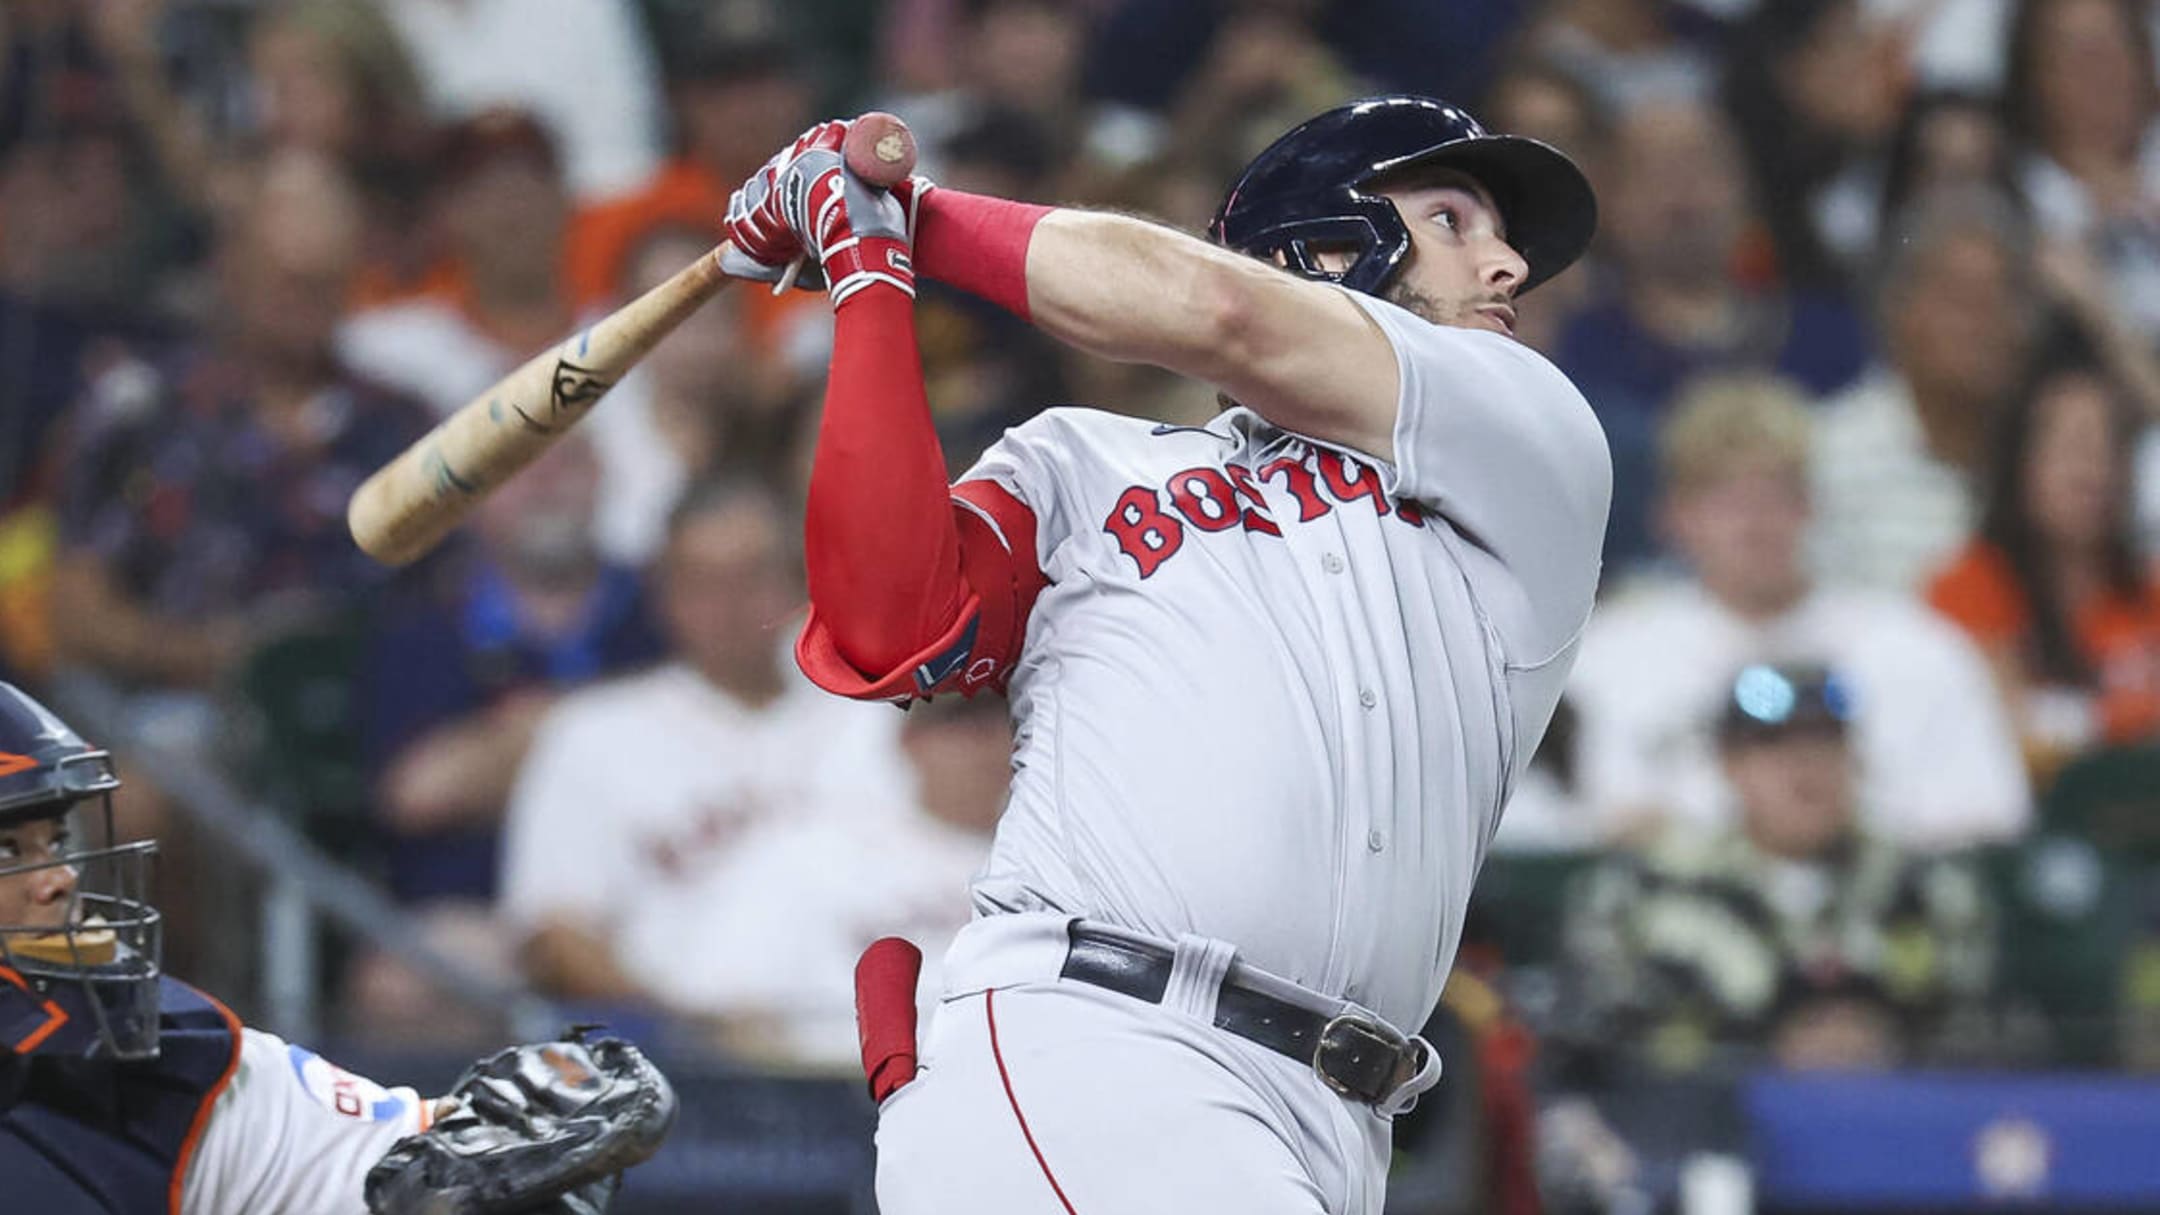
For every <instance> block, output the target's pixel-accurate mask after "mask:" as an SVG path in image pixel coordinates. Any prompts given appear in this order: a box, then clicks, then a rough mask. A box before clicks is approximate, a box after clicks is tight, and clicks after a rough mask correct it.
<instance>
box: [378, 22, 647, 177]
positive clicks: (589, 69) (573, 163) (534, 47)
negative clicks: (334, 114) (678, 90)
mask: <svg viewBox="0 0 2160 1215" xmlns="http://www.w3.org/2000/svg"><path fill="white" fill-rule="evenodd" d="M376 3H377V4H378V5H379V6H380V7H381V8H382V10H383V12H384V13H385V15H387V16H388V17H389V18H390V22H391V24H392V25H395V26H396V27H397V31H398V34H399V35H400V36H401V37H402V38H403V39H404V40H405V45H406V47H407V48H408V49H409V50H410V52H411V54H412V59H413V63H414V64H415V66H417V67H418V69H419V72H420V82H421V85H422V87H423V89H424V90H425V92H426V99H427V102H428V105H429V107H430V108H431V109H432V110H433V111H434V113H435V115H436V117H437V118H438V119H439V120H443V121H448V122H453V123H455V122H461V121H465V120H467V119H470V118H472V117H473V116H475V115H478V114H483V113H486V112H488V111H490V110H495V109H504V108H509V109H519V110H525V111H529V112H531V113H533V114H535V115H538V116H539V117H540V120H541V121H543V122H545V123H546V124H547V126H548V129H550V130H551V131H554V132H555V133H556V137H557V139H558V140H559V141H560V143H561V147H562V160H563V168H564V178H565V181H566V183H567V186H568V189H569V192H570V195H571V197H572V198H575V199H577V200H578V201H580V202H598V201H600V200H601V199H604V198H608V197H611V196H613V195H617V194H621V193H623V192H624V191H626V190H630V189H633V188H635V187H636V186H637V184H638V183H639V182H641V181H643V180H645V179H646V177H648V176H649V175H650V174H651V173H652V171H653V168H654V166H655V165H656V164H657V163H658V161H659V159H660V137H659V136H660V121H661V110H660V98H659V96H658V94H657V87H658V81H659V79H660V75H659V73H658V72H657V71H656V70H655V65H654V62H653V51H652V47H651V46H650V45H649V43H648V41H647V39H646V34H645V29H644V27H643V25H642V23H641V22H640V20H639V17H638V12H637V6H636V5H632V4H624V3H622V2H621V0H376Z"/></svg>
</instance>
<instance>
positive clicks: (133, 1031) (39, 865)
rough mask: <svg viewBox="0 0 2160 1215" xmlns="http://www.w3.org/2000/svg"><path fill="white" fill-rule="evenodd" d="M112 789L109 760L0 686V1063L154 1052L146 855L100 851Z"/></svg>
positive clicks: (145, 847)
mask: <svg viewBox="0 0 2160 1215" xmlns="http://www.w3.org/2000/svg"><path fill="white" fill-rule="evenodd" d="M119 787H120V778H119V777H118V776H116V775H114V774H113V765H112V757H111V756H110V755H107V754H106V753H105V752H104V751H103V750H101V749H99V748H97V747H94V746H91V745H90V744H89V743H87V742H84V741H83V740H82V738H81V737H80V736H78V735H77V734H76V733H75V731H73V730H71V729H69V728H68V726H67V723H65V722H63V721H61V720H60V719H59V718H57V717H55V716H53V714H52V711H51V710H49V709H47V708H46V707H45V706H44V705H41V704H39V703H38V702H37V701H36V700H34V699H32V698H31V697H30V696H28V695H26V694H25V693H24V692H22V691H21V690H20V689H18V688H16V687H15V686H14V685H12V684H7V683H0V1062H5V1061H6V1059H7V1058H8V1057H9V1056H11V1055H29V1054H45V1055H69V1056H74V1057H77V1058H88V1057H107V1058H121V1059H140V1058H146V1057H148V1056H151V1055H155V1054H156V1053H157V1049H158V975H159V961H160V952H161V951H160V945H161V938H162V931H161V926H160V923H159V916H158V913H157V910H156V909H155V908H153V907H152V906H151V905H150V903H149V889H150V875H151V862H152V858H153V857H154V856H155V854H156V851H157V845H156V844H155V843H152V842H150V841H142V842H138V843H133V844H115V843H114V842H113V813H112V792H113V790H115V789H118V788H119ZM85 807H94V809H95V810H96V811H97V813H96V814H94V815H85V814H83V813H81V812H80V808H85ZM45 823H50V824H52V827H53V829H52V830H49V831H33V830H32V828H33V827H35V826H36V825H38V824H45Z"/></svg>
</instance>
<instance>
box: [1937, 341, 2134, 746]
mask: <svg viewBox="0 0 2160 1215" xmlns="http://www.w3.org/2000/svg"><path fill="white" fill-rule="evenodd" d="M2137 433H2138V418H2137V414H2136V411H2135V407H2134V406H2133V404H2132V401H2131V397H2130V395H2129V393H2128V392H2127V391H2126V390H2125V389H2124V387H2123V386H2122V385H2121V384H2120V383H2119V382H2118V381H2117V380H2116V379H2114V378H2113V377H2111V376H2109V375H2108V374H2107V373H2106V372H2105V371H2104V370H2102V366H2101V364H2100V362H2099V361H2098V360H2097V358H2096V357H2095V355H2094V353H2093V352H2092V351H2091V349H2090V348H2089V346H2088V345H2087V343H2086V342H2085V341H2084V340H2083V339H2081V338H2077V337H2071V336H2066V337H2064V338H2062V339H2059V340H2058V341H2056V342H2054V343H2052V344H2051V345H2050V347H2049V348H2048V349H2047V350H2046V351H2045V352H2044V353H2043V354H2042V356H2041V357H2040V358H2039V359H2038V360H2037V362H2036V363H2035V366H2034V368H2033V370H2032V372H2031V373H2030V375H2029V377H2028V381H2027V384H2026V386H2025V388H2024V390H2023V391H2022V392H2020V393H2019V394H2018V395H2017V397H2016V398H2015V400H2014V401H2013V402H2012V403H2011V406H2010V408H2009V410H2008V413H2007V415H2006V416H2005V418H2004V425H2003V428H2002V432H2001V435H2000V439H1999V444H1998V448H1997V451H1996V457H1995V464H1994V468H1993V471H1992V473H1991V479H1990V482H1989V485H1988V491H1987V495H1986V502H1985V505H1984V507H1983V508H1982V516H1981V523H1980V530H1979V534H1978V535H1977V536H1976V537H1974V539H1973V541H1972V542H1971V543H1970V544H1969V545H1967V546H1966V548H1965V549H1964V551H1963V552H1962V553H1961V554H1960V555H1959V556H1958V557H1957V558H1956V560H1954V561H1953V562H1952V563H1951V564H1950V565H1949V566H1948V567H1947V568H1946V569H1944V570H1943V572H1942V573H1941V574H1939V575H1937V577H1936V579H1935V581H1934V585H1933V587H1932V588H1931V590H1930V592H1929V597H1930V599H1932V600H1933V602H1934V604H1935V606H1936V607H1937V608H1939V609H1940V610H1941V611H1942V612H1944V613H1945V614H1947V615H1948V616H1950V617H1951V618H1952V619H1954V620H1956V621H1958V622H1959V623H1960V624H1961V625H1963V626H1964V628H1965V629H1966V630H1967V631H1968V632H1970V633H1971V634H1972V635H1973V637H1974V638H1975V639H1976V640H1978V641H1979V643H1980V645H1981V647H1982V648H1983V649H1984V650H1986V651H1987V653H1988V654H1989V656H1990V657H1991V659H1992V660H1993V661H1994V664H1995V667H1996V670H1997V672H1998V675H1999V677H2000V678H2001V679H2002V680H2003V684H2004V688H2005V692H2006V695H2007V696H2008V699H2009V701H2010V703H2011V704H2012V706H2013V708H2014V712H2015V714H2016V716H2017V720H2018V726H2019V729H2020V732H2021V734H2022V736H2023V740H2024V744H2025V750H2026V755H2027V759H2028V760H2029V761H2030V762H2031V763H2032V764H2033V766H2034V767H2035V769H2036V770H2039V771H2042V772H2045V771H2048V770H2051V769H2052V768H2053V767H2054V766H2055V764H2056V763H2058V762H2059V761H2060V760H2062V759H2064V758H2067V757H2068V756H2069V755H2070V754H2071V753H2074V752H2075V751H2077V750H2080V749H2082V748H2084V747H2087V746H2090V745H2093V744H2096V743H2128V742H2137V741H2144V740H2150V739H2152V738H2155V737H2160V581H2156V580H2155V578H2154V577H2153V571H2152V570H2151V569H2149V568H2148V567H2147V566H2146V564H2145V562H2144V559H2143V558H2142V557H2140V556H2139V554H2138V549H2137V546H2136V543H2135V540H2134V532H2133V515H2132V510H2131V500H2132V488H2133V486H2132V475H2131V465H2130V460H2131V455H2132V452H2133V450H2134V448H2135V442H2134V440H2135V438H2136V436H2137Z"/></svg>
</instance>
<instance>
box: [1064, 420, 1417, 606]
mask: <svg viewBox="0 0 2160 1215" xmlns="http://www.w3.org/2000/svg"><path fill="white" fill-rule="evenodd" d="M1272 481H1280V482H1281V483H1282V485H1283V487H1284V488H1285V489H1287V490H1288V491H1289V493H1290V496H1291V497H1292V498H1294V499H1296V500H1297V505H1298V521H1299V522H1301V523H1309V522H1311V521H1313V520H1314V519H1318V518H1320V517H1321V516H1322V515H1325V514H1327V513H1328V512H1329V511H1331V510H1334V509H1335V508H1336V507H1338V506H1349V505H1351V504H1352V503H1354V502H1356V501H1357V500H1359V499H1361V498H1362V499H1364V500H1365V501H1366V502H1367V503H1369V504H1370V506H1371V508H1372V510H1373V511H1374V512H1375V513H1377V514H1381V515H1387V514H1391V513H1392V514H1393V515H1394V516H1395V517H1396V518H1397V519H1400V520H1402V521H1403V522H1404V523H1406V524H1408V525H1409V526H1411V527H1423V526H1425V515H1424V512H1423V511H1421V510H1419V508H1418V506H1417V504H1416V503H1414V502H1409V501H1401V502H1396V503H1393V504H1392V510H1391V509H1390V503H1389V502H1388V499H1387V494H1386V493H1385V492H1384V491H1383V490H1382V489H1381V488H1380V474H1379V472H1378V471H1376V470H1375V469H1374V468H1373V467H1372V465H1370V464H1366V463H1364V462H1363V461H1361V460H1357V459H1355V458H1353V457H1350V456H1346V455H1344V454H1342V453H1340V452H1335V451H1328V450H1325V449H1310V450H1307V451H1306V452H1304V453H1303V454H1301V455H1294V456H1282V457H1279V458H1277V459H1274V460H1270V461H1268V462H1267V463H1265V464H1262V465H1261V466H1260V467H1259V469H1258V471H1255V470H1253V469H1251V468H1247V467H1246V466H1245V465H1243V464H1237V463H1230V464H1225V465H1223V466H1221V467H1219V468H1218V467H1214V466H1212V465H1201V466H1198V467H1194V468H1187V469H1184V470H1182V471H1179V472H1175V473H1172V474H1170V479H1169V480H1168V481H1167V482H1166V483H1165V484H1164V485H1163V487H1162V488H1160V489H1156V488H1153V487H1151V486H1146V485H1134V486H1130V487H1128V488H1127V489H1126V490H1125V491H1124V492H1123V493H1121V494H1119V495H1118V499H1117V504H1116V505H1115V506H1113V507H1111V509H1110V517H1109V518H1107V519H1105V520H1103V530H1104V531H1106V532H1108V533H1110V535H1111V538H1113V539H1115V540H1116V541H1117V543H1118V548H1120V549H1122V550H1123V551H1124V553H1125V555H1126V556H1128V557H1130V558H1132V559H1133V563H1134V564H1135V565H1138V566H1139V567H1140V576H1141V577H1142V578H1148V577H1152V576H1153V575H1154V573H1155V571H1156V570H1158V569H1161V568H1162V564H1163V562H1165V561H1168V560H1169V559H1170V558H1172V557H1175V556H1176V555H1177V554H1178V550H1180V549H1182V548H1183V547H1184V546H1185V529H1186V528H1188V527H1190V528H1195V529H1197V530H1199V531H1202V532H1222V531H1228V530H1230V529H1231V528H1233V527H1235V528H1242V529H1243V530H1245V531H1248V532H1258V533H1259V534H1261V535H1263V536H1280V535H1282V528H1281V527H1280V526H1279V525H1277V523H1276V522H1275V517H1274V515H1273V514H1271V513H1270V512H1269V511H1268V505H1267V499H1266V498H1265V497H1264V496H1263V495H1262V493H1261V491H1260V486H1259V484H1258V483H1257V482H1272Z"/></svg>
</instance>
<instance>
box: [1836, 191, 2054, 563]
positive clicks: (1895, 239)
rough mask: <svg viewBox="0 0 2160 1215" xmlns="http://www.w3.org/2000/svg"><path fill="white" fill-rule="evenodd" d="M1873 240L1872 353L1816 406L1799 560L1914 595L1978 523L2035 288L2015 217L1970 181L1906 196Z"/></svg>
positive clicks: (2028, 332) (2026, 341)
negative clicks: (1875, 328)
mask: <svg viewBox="0 0 2160 1215" xmlns="http://www.w3.org/2000/svg"><path fill="white" fill-rule="evenodd" d="M1884 248H1885V250H1886V253H1887V256H1886V257H1885V259H1884V261H1883V264H1882V266H1881V267H1880V277H1879V279H1878V281H1879V283H1880V286H1879V288H1878V291H1877V308H1878V316H1879V318H1880V327H1881V332H1882V334H1883V345H1884V349H1885V354H1886V361H1884V362H1883V363H1881V364H1879V365H1877V366H1876V367H1875V368H1874V369H1873V370H1872V371H1871V372H1870V373H1869V374H1868V375H1867V376H1866V377H1864V378H1863V379H1862V380H1861V381H1860V382H1859V383H1858V384H1856V385H1854V386H1853V387H1852V388H1850V389H1848V390H1846V391H1845V392H1843V393H1841V394H1839V395H1837V396H1834V397H1831V398H1830V399H1829V400H1827V401H1825V402H1824V403H1823V405H1822V409H1821V421H1820V423H1819V424H1818V425H1817V427H1816V430H1815V438H1814V460H1813V468H1812V475H1813V481H1814V487H1813V488H1814V501H1815V524H1814V532H1813V535H1812V536H1811V537H1810V539H1811V542H1812V549H1813V553H1812V561H1813V565H1814V567H1815V571H1816V575H1817V577H1818V578H1819V579H1820V580H1821V581H1822V582H1823V583H1825V584H1827V585H1832V586H1864V587H1874V588H1877V589H1881V590H1888V591H1896V592H1899V593H1905V594H1916V593H1918V591H1919V589H1920V588H1921V587H1922V586H1924V585H1925V584H1926V581H1927V579H1928V578H1929V577H1931V576H1932V575H1933V574H1934V572H1935V571H1936V569H1938V568H1939V567H1940V566H1941V565H1942V564H1943V563H1944V562H1946V561H1948V560H1949V559H1950V558H1951V557H1952V556H1953V555H1955V554H1956V552H1957V550H1958V548H1959V547H1960V546H1961V545H1962V544H1963V543H1964V541H1965V538H1966V537H1967V536H1969V535H1971V534H1972V528H1973V525H1974V523H1976V522H1977V521H1978V510H1979V507H1978V497H1977V493H1978V491H1977V488H1976V479H1977V476H1978V469H1979V466H1980V464H1981V462H1982V458H1983V454H1984V452H1985V449H1986V447H1987V436H1988V433H1989V430H1990V427H1991V425H1992V423H1993V420H1994V418H1995V416H1996V413H1997V411H1998V410H1999V408H2000V402H2001V398H2002V396H2003V394H2004V393H2005V392H2006V391H2007V389H2008V387H2009V386H2010V385H2011V384H2012V383H2014V382H2015V381H2016V379H2017V375H2018V370H2019V368H2020V367H2021V366H2022V363H2023V359H2024V354H2025V351H2026V349H2027V348H2028V346H2029V345H2030V342H2031V337H2032V333H2033V329H2034V324H2033V322H2034V319H2035V312H2036V309H2035V306H2034V297H2035V294H2036V292H2037V291H2038V290H2039V285H2038V284H2037V282H2036V281H2035V276H2034V274H2033V268H2032V261H2031V256H2030V252H2029V249H2028V246H2027V243H2026V237H2025V231H2024V227H2023V225H2022V224H2021V223H2020V221H2019V220H2018V218H2017V215H2016V212H2015V211H2014V210H2013V209H2012V208H2011V206H2010V203H2009V201H2008V200H2007V199H2005V198H2003V197H2002V196H2000V195H1999V194H1996V193H1994V192H1992V191H1989V190H1987V189H1985V188H1983V187H1977V186H1967V187H1959V188H1954V189H1948V190H1943V191H1938V192H1935V193H1931V194H1926V195H1923V196H1922V197H1920V198H1919V199H1916V200H1915V202H1914V204H1913V206H1912V208H1911V209H1910V211H1909V212H1908V213H1907V215H1906V216H1905V218H1904V219H1903V220H1902V221H1901V222H1899V223H1898V224H1896V225H1895V226H1894V230H1893V232H1892V234H1891V237H1890V239H1889V241H1888V243H1886V245H1885V246H1884Z"/></svg>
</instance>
